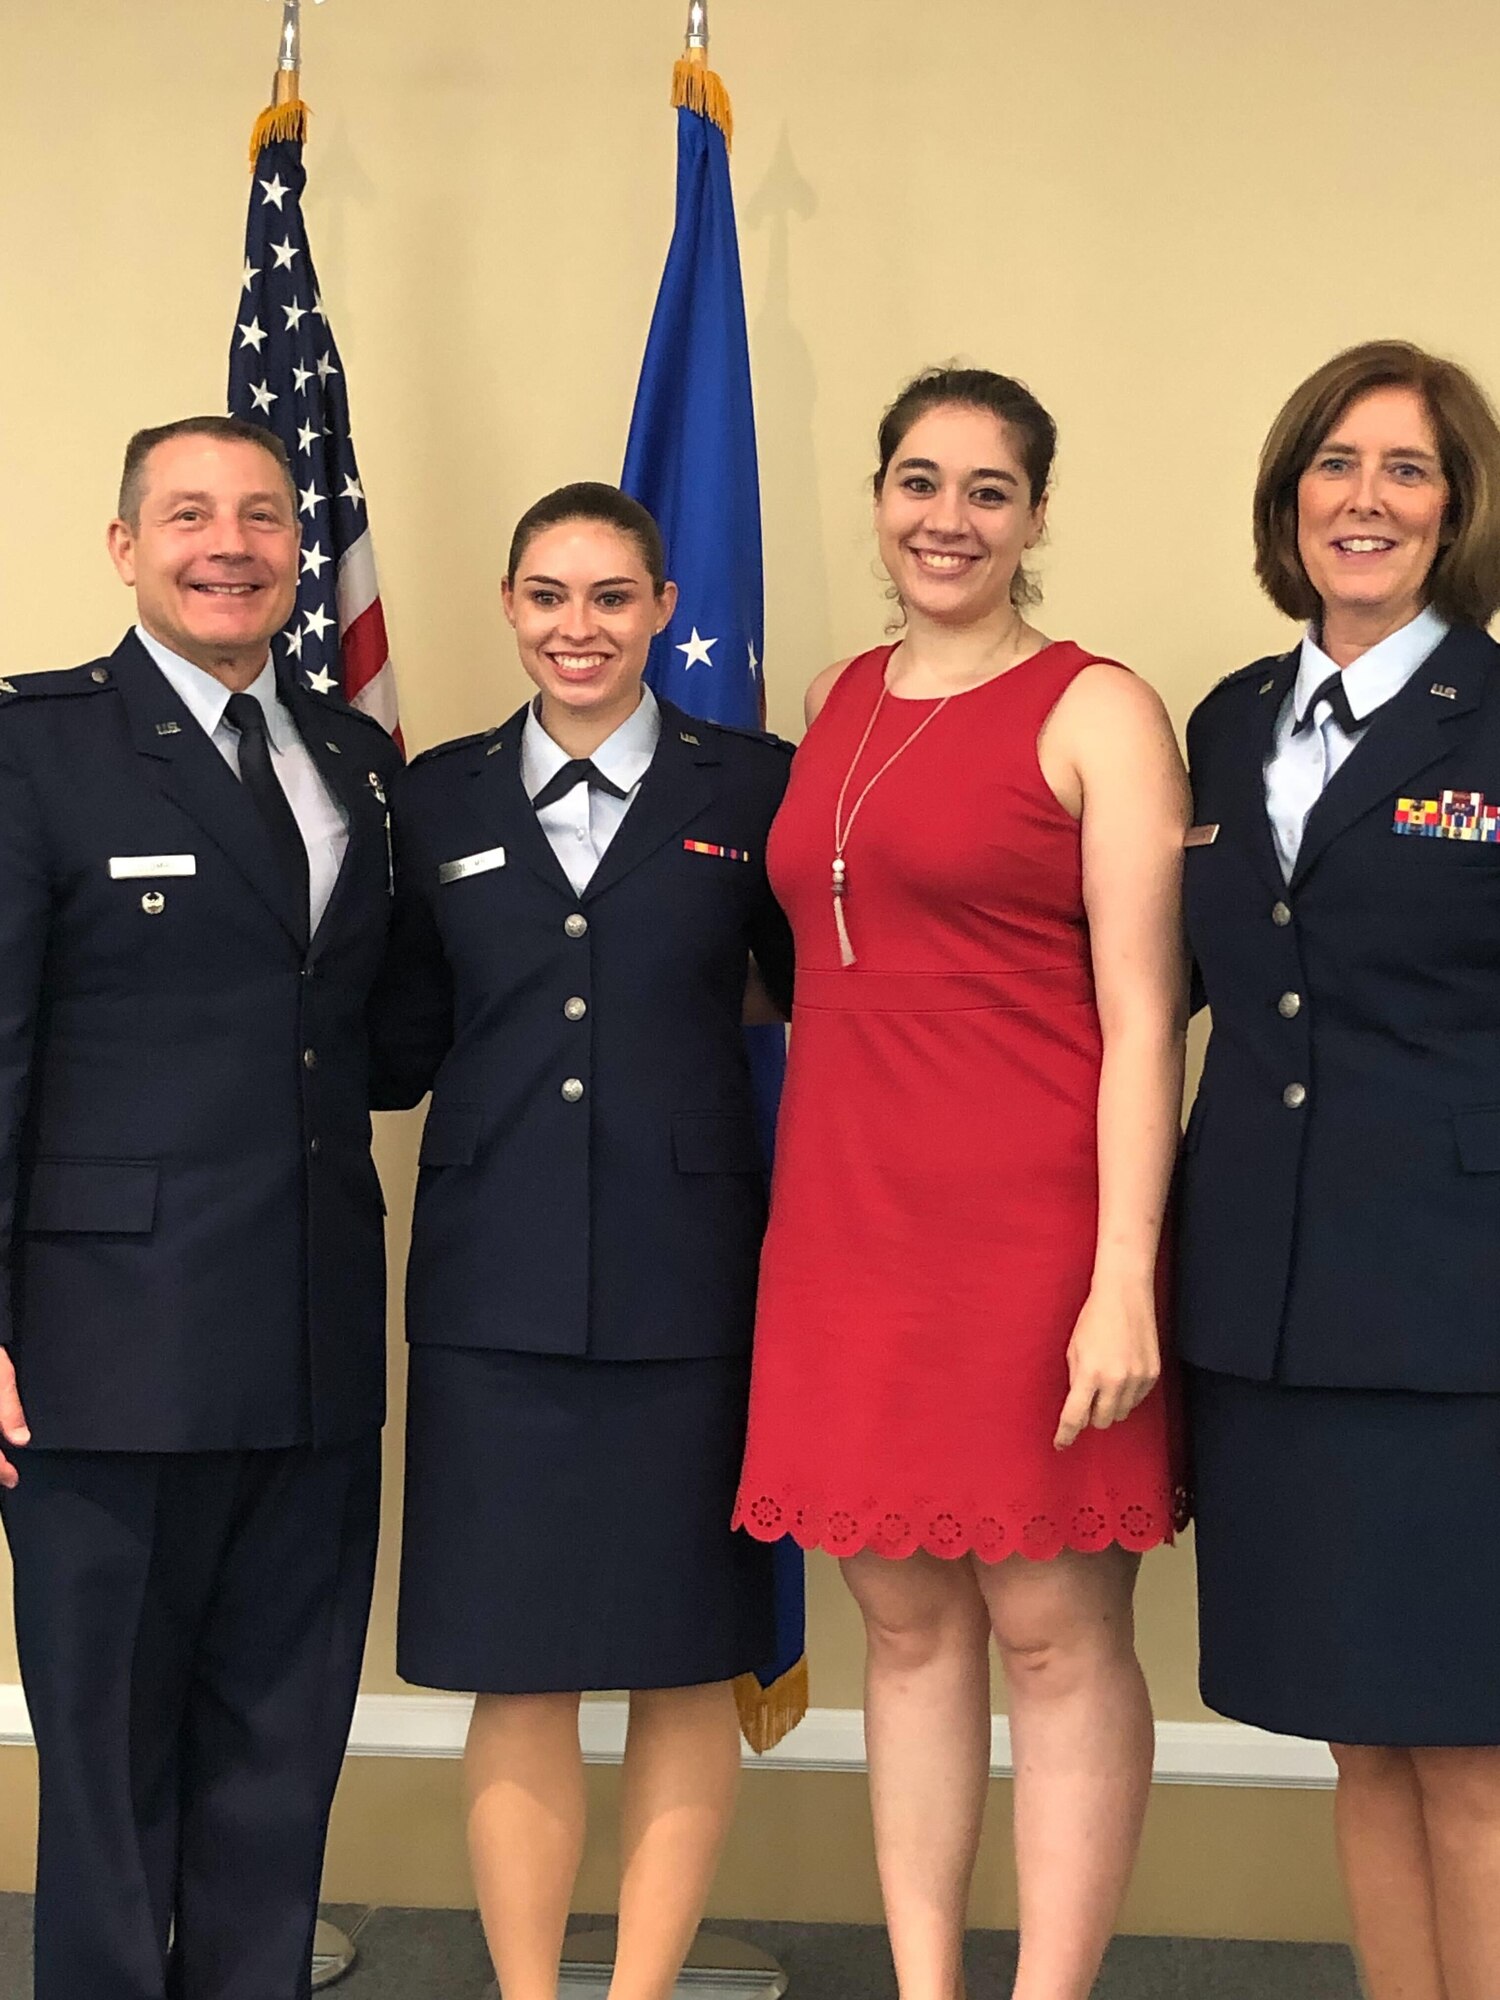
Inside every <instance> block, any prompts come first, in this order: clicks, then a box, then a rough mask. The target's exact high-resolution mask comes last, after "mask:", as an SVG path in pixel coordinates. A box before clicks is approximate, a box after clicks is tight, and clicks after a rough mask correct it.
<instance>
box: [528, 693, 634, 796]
mask: <svg viewBox="0 0 1500 2000" xmlns="http://www.w3.org/2000/svg"><path fill="white" fill-rule="evenodd" d="M540 699H541V697H540V696H538V697H537V700H536V701H534V702H533V703H532V704H531V706H530V708H528V709H527V711H526V721H525V723H524V724H523V725H522V729H521V783H522V785H523V786H524V787H525V790H526V796H527V798H528V799H534V798H535V797H536V795H537V793H538V792H539V791H540V790H541V789H542V787H543V785H545V784H546V782H547V780H548V779H549V778H551V777H555V776H556V774H557V773H558V772H559V771H560V770H561V769H562V767H563V765H564V764H567V763H569V762H571V761H572V760H571V759H570V758H569V756H568V753H567V751H566V750H564V749H563V748H562V746H561V745H560V744H558V743H554V742H553V740H552V738H551V737H550V736H549V735H548V734H547V732H546V730H545V729H543V727H542V725H541V720H540V718H539V717H538V715H537V708H538V705H539V703H540ZM660 738H661V709H660V707H659V706H658V704H657V700H656V696H655V695H654V694H653V693H652V692H651V690H650V688H648V687H647V686H646V685H645V684H644V683H642V686H641V699H640V703H639V706H638V707H637V708H636V709H635V710H634V711H633V712H632V713H631V714H630V715H627V716H626V718H625V720H624V721H623V722H622V723H621V724H620V726H619V728H618V729H617V730H615V731H614V733H613V734H612V735H610V736H606V737H605V739H604V741H603V742H602V743H601V744H600V745H599V748H598V749H597V750H596V751H595V752H594V753H593V756H592V757H591V758H590V759H589V762H590V763H591V764H593V765H594V767H595V768H596V769H597V770H600V771H602V772H603V773H604V775H605V777H606V778H608V779H610V781H611V782H612V783H614V784H616V785H618V786H619V787H620V789H621V791H622V792H633V791H634V790H635V788H636V786H637V785H638V784H639V783H640V782H641V779H642V778H644V777H645V775H646V769H647V766H648V765H649V764H650V762H651V759H652V758H653V757H654V756H655V755H656V746H657V743H658V742H659V741H660Z"/></svg>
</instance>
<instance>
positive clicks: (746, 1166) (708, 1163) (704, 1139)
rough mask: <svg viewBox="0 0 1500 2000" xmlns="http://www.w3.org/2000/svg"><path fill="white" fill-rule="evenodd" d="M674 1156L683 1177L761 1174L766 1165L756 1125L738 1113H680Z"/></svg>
mask: <svg viewBox="0 0 1500 2000" xmlns="http://www.w3.org/2000/svg"><path fill="white" fill-rule="evenodd" d="M672 1157H673V1159H674V1160H675V1161H676V1162H677V1171H678V1172H679V1173H681V1174H758V1173H760V1172H761V1171H762V1170H763V1168H764V1164H765V1163H764V1161H763V1160H762V1159H761V1156H760V1142H759V1140H758V1139H757V1138H756V1136H755V1127H754V1125H753V1124H752V1123H751V1121H750V1119H749V1117H748V1115H742V1114H741V1113H739V1112H737V1111H683V1112H679V1113H678V1115H677V1116H676V1117H675V1118H674V1119H673V1120H672Z"/></svg>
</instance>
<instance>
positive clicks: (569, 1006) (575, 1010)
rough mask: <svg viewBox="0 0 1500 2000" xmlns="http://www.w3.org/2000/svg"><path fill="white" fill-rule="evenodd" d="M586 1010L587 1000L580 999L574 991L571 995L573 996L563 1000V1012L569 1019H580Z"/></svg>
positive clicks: (587, 1009)
mask: <svg viewBox="0 0 1500 2000" xmlns="http://www.w3.org/2000/svg"><path fill="white" fill-rule="evenodd" d="M588 1011H589V1003H588V1001H587V1000H580V999H579V997H578V995H577V994H576V993H575V994H574V995H573V998H572V999H571V1000H565V1001H564V1002H563V1012H564V1013H565V1014H566V1015H567V1017H568V1019H569V1020H570V1021H581V1020H582V1019H583V1017H584V1015H585V1014H586V1013H587V1012H588Z"/></svg>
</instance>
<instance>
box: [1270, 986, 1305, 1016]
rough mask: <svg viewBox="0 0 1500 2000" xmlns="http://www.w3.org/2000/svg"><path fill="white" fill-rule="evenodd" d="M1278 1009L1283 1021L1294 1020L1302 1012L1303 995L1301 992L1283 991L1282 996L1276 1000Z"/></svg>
mask: <svg viewBox="0 0 1500 2000" xmlns="http://www.w3.org/2000/svg"><path fill="white" fill-rule="evenodd" d="M1276 1011H1277V1013H1278V1014H1279V1015H1280V1016H1281V1018H1282V1020H1283V1021H1294V1020H1295V1019H1296V1018H1297V1016H1298V1015H1299V1014H1300V1013H1301V1012H1302V995H1301V994H1300V993H1283V994H1282V996H1281V998H1280V999H1279V1000H1278V1001H1277V1002H1276Z"/></svg>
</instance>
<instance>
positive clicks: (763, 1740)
mask: <svg viewBox="0 0 1500 2000" xmlns="http://www.w3.org/2000/svg"><path fill="white" fill-rule="evenodd" d="M734 1699H735V1704H736V1706H737V1707H738V1709H739V1712H740V1729H741V1731H742V1732H743V1734H744V1738H745V1741H746V1742H747V1743H748V1744H749V1745H750V1748H751V1749H752V1750H753V1751H755V1753H756V1755H757V1756H762V1757H763V1756H764V1755H765V1753H766V1752H767V1751H768V1750H774V1749H775V1748H776V1745H777V1744H778V1743H779V1742H780V1741H781V1739H782V1737H783V1736H785V1735H787V1734H788V1733H789V1732H790V1731H791V1730H793V1729H795V1728H796V1727H797V1724H798V1723H799V1722H800V1721H801V1720H802V1718H803V1716H804V1715H806V1713H807V1657H806V1655H805V1654H804V1655H803V1657H802V1658H801V1659H800V1660H799V1661H798V1662H797V1664H796V1666H794V1667H788V1669H787V1671H786V1672H785V1673H784V1674H783V1675H782V1676H781V1679H780V1680H778V1681H773V1682H772V1683H771V1685H770V1687H768V1688H763V1687H762V1686H761V1684H760V1682H759V1681H758V1680H757V1679H756V1678H755V1676H754V1674H741V1675H740V1677H739V1679H738V1680H737V1681H736V1682H735V1684H734Z"/></svg>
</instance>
